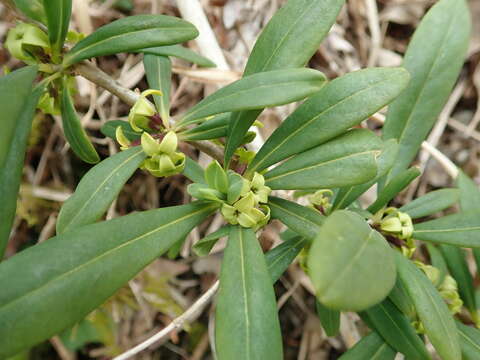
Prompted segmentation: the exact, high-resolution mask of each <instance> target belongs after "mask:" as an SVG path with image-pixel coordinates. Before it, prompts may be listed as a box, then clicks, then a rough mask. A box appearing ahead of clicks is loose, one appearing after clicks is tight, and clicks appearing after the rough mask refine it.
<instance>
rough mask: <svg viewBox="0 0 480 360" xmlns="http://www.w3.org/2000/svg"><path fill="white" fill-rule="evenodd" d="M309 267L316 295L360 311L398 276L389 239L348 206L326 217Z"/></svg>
mask: <svg viewBox="0 0 480 360" xmlns="http://www.w3.org/2000/svg"><path fill="white" fill-rule="evenodd" d="M308 269H309V275H310V277H311V279H312V282H313V285H314V287H315V291H316V296H317V299H318V300H319V301H320V302H321V303H323V304H324V305H325V306H327V307H329V308H331V309H336V310H349V311H361V310H365V309H367V308H369V307H370V306H372V305H375V304H377V303H378V302H380V301H382V300H383V299H384V298H385V297H386V296H387V295H388V293H389V292H390V290H391V289H392V288H393V286H394V284H395V277H396V272H395V261H394V259H393V256H392V253H391V251H390V247H389V245H388V243H387V242H386V240H385V239H384V238H383V237H382V235H380V233H378V232H377V231H375V230H374V229H372V228H370V226H369V225H368V224H367V223H366V222H365V220H364V219H363V218H362V217H361V216H360V215H357V214H355V213H353V212H350V211H347V210H339V211H336V212H334V213H333V214H331V215H330V216H329V217H328V218H327V219H326V220H325V223H324V224H323V226H322V227H321V228H320V231H319V233H318V235H317V237H316V238H315V240H314V242H313V245H312V247H311V249H310V253H309V255H308ZM378 269H382V271H378Z"/></svg>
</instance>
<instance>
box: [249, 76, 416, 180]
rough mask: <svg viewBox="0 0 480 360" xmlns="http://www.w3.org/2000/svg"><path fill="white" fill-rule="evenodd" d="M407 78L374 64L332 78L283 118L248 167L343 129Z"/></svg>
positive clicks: (301, 148)
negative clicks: (370, 67) (373, 66)
mask: <svg viewBox="0 0 480 360" xmlns="http://www.w3.org/2000/svg"><path fill="white" fill-rule="evenodd" d="M409 78H410V77H409V75H408V72H407V71H406V70H404V69H401V68H373V69H366V70H360V71H355V72H352V73H349V74H347V75H344V76H342V77H339V78H337V79H335V80H333V81H332V82H330V83H328V84H327V85H325V86H324V87H323V88H322V89H321V90H320V91H319V92H318V93H316V94H315V95H313V96H312V97H310V98H309V99H308V100H307V101H305V102H304V103H303V104H302V105H301V106H299V107H298V109H297V110H295V111H294V112H293V113H292V114H291V115H290V116H289V117H287V118H286V119H285V121H284V122H283V123H282V124H281V125H280V126H279V127H278V128H277V129H276V130H275V131H274V132H273V134H272V135H271V136H270V137H269V138H268V140H267V141H266V142H265V144H264V145H263V146H262V148H261V149H260V151H259V152H258V154H257V155H256V156H255V158H254V159H253V161H252V163H251V164H250V166H249V170H250V171H252V172H253V171H260V170H263V169H265V168H266V167H268V166H270V165H272V164H275V163H277V162H279V161H281V160H283V159H286V158H287V157H289V156H291V155H294V154H298V153H301V152H303V151H305V150H308V149H311V148H313V147H315V146H318V145H320V144H323V143H324V142H326V141H328V140H330V139H332V138H334V137H336V136H338V135H340V134H342V133H344V132H345V131H346V130H348V129H349V128H351V127H352V126H355V125H357V124H359V123H360V122H361V121H363V120H365V119H366V118H368V117H369V116H370V115H372V114H373V113H375V112H377V111H378V110H380V109H381V108H383V107H384V106H385V105H387V104H388V103H389V102H391V101H392V100H393V99H394V98H395V97H396V96H397V95H398V94H399V93H400V92H401V91H402V90H403V89H404V88H405V86H406V85H407V83H408V80H409Z"/></svg>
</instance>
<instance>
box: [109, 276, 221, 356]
mask: <svg viewBox="0 0 480 360" xmlns="http://www.w3.org/2000/svg"><path fill="white" fill-rule="evenodd" d="M218 286H219V282H218V280H217V281H216V282H215V284H213V285H212V287H211V288H210V289H208V290H207V291H206V292H205V294H203V295H202V296H201V297H200V298H198V300H197V301H195V303H194V304H193V305H192V306H190V307H189V308H188V309H187V311H185V312H184V313H183V314H182V315H180V316H179V317H177V318H175V319H174V320H173V321H172V322H171V323H170V324H169V325H167V326H166V327H164V328H163V329H162V330H160V331H159V332H158V333H156V334H155V335H153V336H152V337H150V338H148V339H147V340H145V341H144V342H142V343H140V344H138V345H137V346H135V347H133V348H131V349H130V350H128V351H125V352H124V353H123V354H120V355H118V356H117V357H115V358H113V360H127V359H130V358H131V357H133V356H135V355H137V354H138V353H139V352H141V351H143V350H145V349H146V348H148V347H149V346H151V345H153V344H155V343H156V342H158V341H160V340H163V339H165V338H166V337H168V335H169V334H170V333H171V332H172V331H173V330H178V329H182V328H183V325H184V324H185V323H186V322H190V321H191V320H193V319H195V317H196V316H197V315H198V314H199V313H200V312H201V311H202V310H203V309H204V307H205V306H206V305H207V304H208V303H209V302H210V300H212V298H213V296H214V295H215V293H216V292H217V290H218Z"/></svg>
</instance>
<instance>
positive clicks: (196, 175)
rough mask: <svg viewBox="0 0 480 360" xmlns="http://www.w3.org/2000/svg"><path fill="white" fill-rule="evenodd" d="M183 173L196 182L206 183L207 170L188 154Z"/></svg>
mask: <svg viewBox="0 0 480 360" xmlns="http://www.w3.org/2000/svg"><path fill="white" fill-rule="evenodd" d="M183 175H185V176H186V177H187V178H188V179H190V180H191V181H192V182H194V183H200V184H205V171H204V170H203V168H202V167H201V166H200V165H198V163H197V162H196V161H195V160H192V159H191V158H189V157H188V156H187V157H186V159H185V168H184V169H183Z"/></svg>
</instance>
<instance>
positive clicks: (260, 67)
mask: <svg viewBox="0 0 480 360" xmlns="http://www.w3.org/2000/svg"><path fill="white" fill-rule="evenodd" d="M344 3H345V0H322V1H310V0H290V1H288V2H287V3H286V4H285V5H284V6H283V7H282V8H281V9H280V10H279V11H277V12H276V13H275V15H274V16H273V17H272V19H271V20H270V21H269V23H268V24H267V26H266V27H265V29H264V30H263V31H262V33H261V34H260V36H259V37H258V39H257V41H256V43H255V46H254V48H253V50H252V53H251V54H250V57H249V59H248V63H247V66H246V68H245V72H244V76H248V75H251V74H254V73H259V72H264V71H270V70H275V69H285V68H297V67H302V66H304V65H305V64H306V63H307V61H308V60H309V59H310V58H311V57H312V56H313V54H314V53H315V51H317V49H318V47H319V46H320V43H321V42H322V40H323V39H324V38H325V36H326V35H327V34H328V31H329V30H330V28H331V27H332V25H333V24H334V23H335V20H336V18H337V16H338V13H339V12H340V10H341V8H342V6H343V4H344ZM299 39H302V41H299ZM260 113H261V110H257V111H242V112H238V113H235V114H232V121H231V123H230V127H229V131H228V134H229V136H228V139H227V145H226V152H225V164H227V165H228V163H229V161H230V159H231V157H232V156H233V154H234V152H235V149H236V148H237V147H238V146H239V145H241V144H242V140H243V138H244V136H245V134H246V133H247V131H248V129H249V128H250V126H251V125H252V124H253V123H254V121H255V119H256V118H257V117H258V115H259V114H260Z"/></svg>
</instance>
